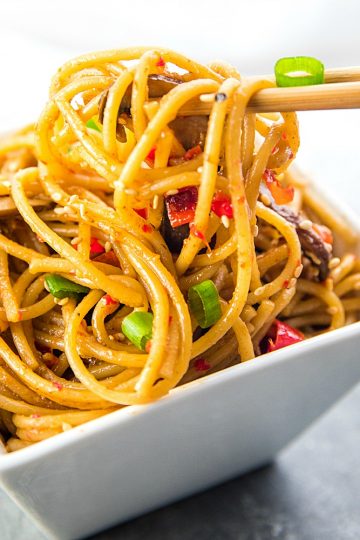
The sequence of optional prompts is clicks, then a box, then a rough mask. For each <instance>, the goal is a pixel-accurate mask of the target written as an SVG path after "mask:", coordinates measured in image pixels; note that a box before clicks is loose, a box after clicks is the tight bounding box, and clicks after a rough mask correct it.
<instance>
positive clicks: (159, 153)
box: [0, 48, 360, 451]
mask: <svg viewBox="0 0 360 540" xmlns="http://www.w3.org/2000/svg"><path fill="white" fill-rule="evenodd" d="M271 85H272V83H271V82H269V81H267V80H257V81H255V82H254V80H253V79H252V80H247V79H241V78H240V75H239V74H238V73H237V72H236V70H235V69H234V68H232V67H231V66H227V65H226V64H220V63H216V64H212V65H210V66H203V65H200V64H198V63H197V62H195V61H193V60H189V59H188V58H186V57H184V56H182V55H180V54H177V53H175V52H173V51H170V50H165V49H150V48H149V49H146V48H129V49H124V50H113V51H106V52H101V53H94V54H89V55H86V56H82V57H80V58H77V59H75V60H72V61H71V62H69V63H67V64H65V65H64V66H63V67H62V68H60V70H59V71H58V73H57V74H56V76H55V77H54V79H53V82H52V86H51V91H50V97H49V101H48V103H47V105H46V107H45V109H44V111H43V113H42V115H41V116H40V118H39V120H38V123H37V125H36V126H28V127H26V128H24V129H23V130H21V131H19V132H17V133H14V134H12V135H9V136H7V137H5V138H4V139H2V140H1V142H0V165H1V172H0V175H1V176H0V228H1V234H0V278H1V280H0V297H1V307H0V330H1V336H0V431H1V433H2V436H3V440H4V442H5V444H6V448H7V449H8V450H9V451H13V450H17V449H19V448H23V447H26V446H29V445H31V444H33V443H34V442H36V441H40V440H42V439H45V438H47V437H50V436H52V435H55V434H58V433H61V432H62V431H65V430H68V429H70V428H72V427H74V426H76V425H79V424H81V423H83V422H87V421H89V420H91V419H93V418H98V417H99V416H101V415H103V414H106V413H108V412H110V411H112V410H114V409H116V408H118V407H121V406H125V405H131V404H139V403H146V402H149V401H151V400H154V399H156V398H159V397H161V396H163V395H165V394H166V393H168V392H169V391H170V390H171V389H172V388H173V387H175V386H176V385H178V384H182V383H184V382H188V381H191V380H194V379H196V378H198V377H201V376H203V375H206V374H208V373H213V372H215V371H218V370H219V369H223V368H225V367H228V366H230V365H233V364H236V363H239V362H245V361H248V360H251V359H252V358H254V357H256V356H258V355H260V354H262V353H264V352H269V351H271V350H274V349H276V348H280V347H282V346H285V345H288V344H290V343H294V342H296V341H300V340H302V339H304V338H309V337H311V336H313V335H316V334H318V333H320V332H326V331H328V330H332V329H335V328H339V327H341V326H343V325H345V324H349V323H351V322H354V321H355V320H358V318H359V313H360V296H359V290H360V273H359V268H360V263H359V259H358V258H357V257H356V256H355V255H354V254H352V251H351V250H352V249H353V248H352V247H351V246H352V245H354V243H355V242H356V241H357V240H358V237H357V235H356V233H354V231H352V230H351V228H349V226H348V225H347V224H346V223H345V222H343V220H342V219H341V218H339V217H337V216H336V215H334V213H333V212H332V210H330V209H327V208H326V207H325V206H324V205H323V203H322V202H321V201H320V200H319V199H318V197H317V195H316V194H315V193H314V192H313V190H312V188H311V186H309V185H308V184H307V183H306V182H305V181H304V180H303V179H302V178H301V176H300V175H299V174H298V173H296V172H294V171H293V168H291V169H290V170H289V169H288V167H289V165H290V164H291V162H292V161H293V159H294V158H295V156H296V152H297V149H298V146H299V135H298V126H297V120H296V115H295V113H286V114H282V115H280V114H275V115H260V114H258V115H255V114H249V113H247V112H246V105H247V102H248V101H249V99H250V98H251V96H252V95H253V94H254V93H255V92H257V91H258V90H259V89H262V88H266V87H269V86H271ZM197 99H198V100H202V101H207V102H209V103H211V112H210V114H209V116H204V115H198V116H196V115H193V116H191V115H187V116H185V115H182V113H181V109H182V107H184V106H185V105H186V104H188V103H189V102H190V101H192V102H193V101H194V100H197ZM332 232H333V233H334V235H335V236H336V239H335V244H339V242H340V241H341V247H339V246H340V244H339V245H338V246H337V245H333V237H332ZM189 299H191V302H190V300H189ZM145 314H146V316H145Z"/></svg>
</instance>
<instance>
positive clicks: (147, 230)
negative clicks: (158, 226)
mask: <svg viewBox="0 0 360 540" xmlns="http://www.w3.org/2000/svg"><path fill="white" fill-rule="evenodd" d="M141 230H142V231H143V232H144V233H151V232H152V230H153V229H152V226H151V225H148V224H147V223H145V224H144V225H143V226H142V227H141Z"/></svg>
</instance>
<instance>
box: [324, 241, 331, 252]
mask: <svg viewBox="0 0 360 540" xmlns="http://www.w3.org/2000/svg"><path fill="white" fill-rule="evenodd" d="M324 246H325V249H326V251H327V252H328V253H331V252H332V245H331V244H329V243H328V242H324Z"/></svg>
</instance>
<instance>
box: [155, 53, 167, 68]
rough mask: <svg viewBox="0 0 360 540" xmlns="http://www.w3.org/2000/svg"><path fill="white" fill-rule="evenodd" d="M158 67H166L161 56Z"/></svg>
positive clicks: (157, 63)
mask: <svg viewBox="0 0 360 540" xmlns="http://www.w3.org/2000/svg"><path fill="white" fill-rule="evenodd" d="M156 67H165V60H164V59H163V57H162V56H160V58H159V60H158V61H157V62H156Z"/></svg>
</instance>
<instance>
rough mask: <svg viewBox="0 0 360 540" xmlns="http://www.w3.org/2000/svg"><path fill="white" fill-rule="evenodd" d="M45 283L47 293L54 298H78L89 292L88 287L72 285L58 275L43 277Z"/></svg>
mask: <svg viewBox="0 0 360 540" xmlns="http://www.w3.org/2000/svg"><path fill="white" fill-rule="evenodd" d="M45 283H46V285H47V288H48V289H49V292H50V293H51V294H52V295H53V296H55V298H68V297H70V298H79V296H81V295H83V294H87V293H88V292H89V290H90V289H89V288H88V287H84V286H83V285H79V284H78V283H74V282H73V281H70V280H69V279H66V278H64V277H62V276H59V275H58V274H48V275H47V276H45Z"/></svg>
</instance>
